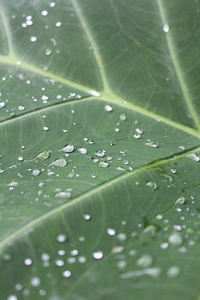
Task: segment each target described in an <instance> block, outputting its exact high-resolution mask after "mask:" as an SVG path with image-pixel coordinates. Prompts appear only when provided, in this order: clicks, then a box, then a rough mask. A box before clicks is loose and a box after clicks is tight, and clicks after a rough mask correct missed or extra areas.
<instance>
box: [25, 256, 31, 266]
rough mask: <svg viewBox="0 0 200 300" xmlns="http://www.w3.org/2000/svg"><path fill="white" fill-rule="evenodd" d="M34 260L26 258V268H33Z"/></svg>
mask: <svg viewBox="0 0 200 300" xmlns="http://www.w3.org/2000/svg"><path fill="white" fill-rule="evenodd" d="M32 262H33V261H32V259H31V258H29V257H27V258H25V259H24V264H25V265H26V266H31V265H32Z"/></svg>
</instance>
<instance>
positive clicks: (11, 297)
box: [6, 295, 18, 300]
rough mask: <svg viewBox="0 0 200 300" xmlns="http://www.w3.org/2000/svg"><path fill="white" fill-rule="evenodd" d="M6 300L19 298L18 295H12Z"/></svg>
mask: <svg viewBox="0 0 200 300" xmlns="http://www.w3.org/2000/svg"><path fill="white" fill-rule="evenodd" d="M6 300H18V298H17V296H16V295H10V296H8V297H7V299H6Z"/></svg>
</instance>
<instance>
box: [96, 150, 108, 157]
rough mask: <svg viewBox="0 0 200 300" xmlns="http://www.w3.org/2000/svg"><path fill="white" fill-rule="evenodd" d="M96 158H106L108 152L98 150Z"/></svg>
mask: <svg viewBox="0 0 200 300" xmlns="http://www.w3.org/2000/svg"><path fill="white" fill-rule="evenodd" d="M95 155H96V156H99V157H104V156H105V155H106V150H98V151H96V152H95Z"/></svg>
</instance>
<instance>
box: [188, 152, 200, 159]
mask: <svg viewBox="0 0 200 300" xmlns="http://www.w3.org/2000/svg"><path fill="white" fill-rule="evenodd" d="M186 157H188V158H190V159H192V160H194V161H200V156H199V155H198V154H196V153H189V154H187V155H186Z"/></svg>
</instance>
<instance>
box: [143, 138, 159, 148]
mask: <svg viewBox="0 0 200 300" xmlns="http://www.w3.org/2000/svg"><path fill="white" fill-rule="evenodd" d="M145 145H146V146H149V147H152V148H158V147H159V145H158V143H157V142H155V141H150V140H148V141H147V142H146V143H145Z"/></svg>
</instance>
